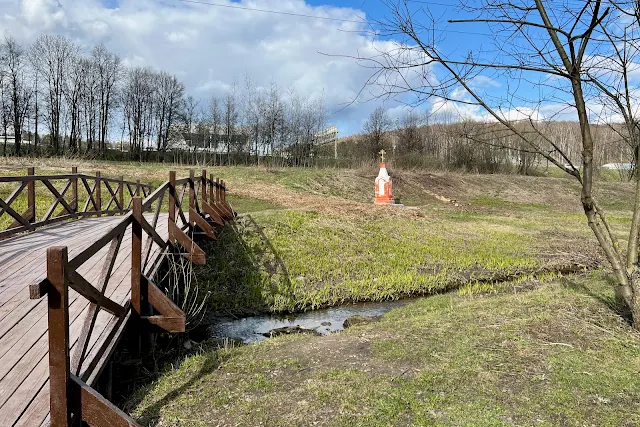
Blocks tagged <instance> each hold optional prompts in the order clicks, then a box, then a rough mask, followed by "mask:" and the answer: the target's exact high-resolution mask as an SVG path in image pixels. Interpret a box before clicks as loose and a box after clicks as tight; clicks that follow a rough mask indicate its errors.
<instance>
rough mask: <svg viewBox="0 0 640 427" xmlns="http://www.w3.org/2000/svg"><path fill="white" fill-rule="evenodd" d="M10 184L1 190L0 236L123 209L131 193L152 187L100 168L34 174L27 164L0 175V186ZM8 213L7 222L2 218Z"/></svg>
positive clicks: (127, 205) (123, 211) (143, 194)
mask: <svg viewBox="0 0 640 427" xmlns="http://www.w3.org/2000/svg"><path fill="white" fill-rule="evenodd" d="M37 183H39V184H40V185H38V189H39V191H36V184H37ZM12 184H13V189H9V191H10V193H9V195H8V196H6V198H2V193H0V224H3V223H4V226H3V227H0V239H5V238H7V237H11V236H13V235H15V234H17V233H21V232H24V231H33V230H35V229H36V228H38V227H42V226H45V225H49V224H53V223H55V222H60V221H66V220H69V219H78V218H84V217H88V216H102V215H117V214H123V213H126V212H128V211H129V210H130V209H131V203H132V201H133V197H135V196H140V195H142V196H143V197H146V195H147V194H149V192H150V191H151V188H152V187H151V186H150V185H147V184H141V183H140V181H136V182H133V181H125V180H124V178H123V177H120V178H107V177H103V176H101V174H100V172H96V175H95V176H92V175H86V174H80V173H78V168H76V167H74V168H72V170H71V173H70V174H61V175H35V169H34V168H29V169H28V171H27V175H21V176H0V187H2V186H4V187H6V186H11V185H12ZM125 190H126V193H127V194H126V196H125ZM18 205H20V206H18ZM39 208H42V209H39ZM44 209H46V211H44V212H43V213H41V214H40V215H38V213H39V212H38V211H40V212H42V210H44ZM21 212H22V213H21ZM3 217H4V218H3ZM7 217H8V221H9V222H7V221H4V220H5V219H6V218H7Z"/></svg>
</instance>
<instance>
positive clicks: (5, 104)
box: [0, 70, 11, 157]
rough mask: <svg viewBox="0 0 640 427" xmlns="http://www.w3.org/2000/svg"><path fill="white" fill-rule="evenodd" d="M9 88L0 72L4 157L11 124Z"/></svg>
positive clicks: (0, 118) (0, 121) (2, 72)
mask: <svg viewBox="0 0 640 427" xmlns="http://www.w3.org/2000/svg"><path fill="white" fill-rule="evenodd" d="M9 93H10V91H9V87H8V85H7V76H6V73H5V72H4V71H3V70H0V125H1V126H2V138H3V150H2V152H3V153H4V155H5V157H6V156H8V153H7V139H8V138H7V133H8V131H9V124H10V123H11V97H10V96H9Z"/></svg>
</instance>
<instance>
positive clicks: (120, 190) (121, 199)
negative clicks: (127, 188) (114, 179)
mask: <svg viewBox="0 0 640 427" xmlns="http://www.w3.org/2000/svg"><path fill="white" fill-rule="evenodd" d="M118 199H119V202H120V210H121V211H123V212H124V211H125V210H126V208H125V206H124V176H120V183H119V184H118Z"/></svg>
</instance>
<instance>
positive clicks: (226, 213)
mask: <svg viewBox="0 0 640 427" xmlns="http://www.w3.org/2000/svg"><path fill="white" fill-rule="evenodd" d="M215 206H216V207H217V208H218V209H219V210H220V212H222V217H223V218H224V219H225V220H227V221H228V220H231V219H233V217H234V215H233V211H232V210H231V208H230V206H229V204H228V203H227V202H224V201H222V200H218V201H217V202H216V203H215Z"/></svg>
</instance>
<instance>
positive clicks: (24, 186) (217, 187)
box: [0, 168, 235, 427]
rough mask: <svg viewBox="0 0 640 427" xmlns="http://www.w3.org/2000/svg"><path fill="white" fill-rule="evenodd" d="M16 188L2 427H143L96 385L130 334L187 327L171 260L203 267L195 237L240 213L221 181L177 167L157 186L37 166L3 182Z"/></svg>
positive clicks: (5, 268)
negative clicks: (170, 273) (178, 171)
mask: <svg viewBox="0 0 640 427" xmlns="http://www.w3.org/2000/svg"><path fill="white" fill-rule="evenodd" d="M2 186H4V187H2ZM9 187H12V188H13V191H11V192H10V194H9V195H8V196H5V197H4V198H2V195H3V194H6V193H8V192H5V193H2V192H0V221H2V220H4V221H5V223H4V224H5V227H6V229H4V230H3V231H0V239H2V240H0V426H14V425H15V426H40V425H53V426H56V427H57V426H67V425H76V424H77V425H80V422H81V421H82V422H85V423H87V424H89V425H92V426H93V425H95V426H131V425H136V423H135V421H134V420H133V419H131V418H130V417H129V416H128V415H126V414H125V413H123V412H122V411H120V410H119V409H118V408H116V407H115V406H114V405H113V404H111V403H110V402H109V401H108V400H107V399H106V398H104V397H103V396H102V395H100V394H99V393H98V392H97V391H96V390H95V389H94V388H93V387H95V385H96V383H97V381H98V379H99V377H100V374H101V373H102V371H103V369H104V368H105V366H106V364H107V362H108V360H109V358H110V356H111V354H112V353H113V351H114V350H115V347H116V346H117V344H118V342H119V340H120V338H121V337H122V336H123V334H124V332H125V329H127V330H128V332H127V333H132V334H139V335H142V334H144V333H148V332H153V331H158V330H160V331H168V332H183V331H184V329H185V314H184V313H183V312H182V310H181V309H180V308H179V307H178V306H177V305H176V304H175V303H174V302H173V301H171V300H170V299H169V298H168V297H167V296H166V295H165V294H164V293H163V292H162V291H161V290H160V289H159V288H158V286H156V284H155V283H154V280H153V279H154V277H156V275H157V273H158V272H159V271H160V270H161V269H162V268H164V263H165V261H166V260H167V259H168V258H169V257H174V256H184V257H187V258H188V259H190V260H191V261H192V262H193V263H196V264H204V262H205V254H204V252H203V251H202V249H201V248H200V247H199V246H198V245H197V243H196V241H197V239H198V238H215V227H217V226H222V225H224V224H225V222H227V221H230V220H232V219H233V217H234V216H235V213H234V212H233V210H232V209H231V207H230V205H229V204H228V203H227V201H226V187H225V185H224V182H223V181H220V180H218V179H216V180H215V181H214V179H213V176H207V173H206V171H204V170H203V171H202V175H201V176H199V177H196V176H195V174H194V172H193V171H191V173H190V176H189V177H187V178H183V179H176V175H175V172H170V174H169V180H168V181H166V182H165V183H164V184H162V185H161V186H159V187H158V188H156V189H155V190H153V189H152V188H151V187H150V186H148V185H143V184H140V182H130V181H125V180H124V179H123V178H119V179H113V178H105V177H102V176H100V174H99V173H98V174H96V175H95V176H91V175H84V174H78V172H77V169H76V168H74V169H73V170H72V173H71V174H68V175H49V176H41V175H40V176H39V175H35V174H34V170H33V169H29V170H28V173H27V175H23V176H3V177H0V191H1V190H2V189H3V188H4V189H7V188H9ZM36 188H38V189H43V190H44V192H40V193H37V192H36ZM152 190H153V191H152ZM125 192H126V197H125ZM68 193H70V194H68ZM105 195H106V197H103V196H105ZM143 197H144V199H143ZM49 203H50V204H49ZM183 205H184V207H183ZM19 206H23V207H24V208H25V209H24V213H19V212H18V210H19ZM81 206H82V207H81ZM7 219H8V221H7ZM0 224H3V223H2V222H0ZM45 297H46V298H45Z"/></svg>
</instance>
